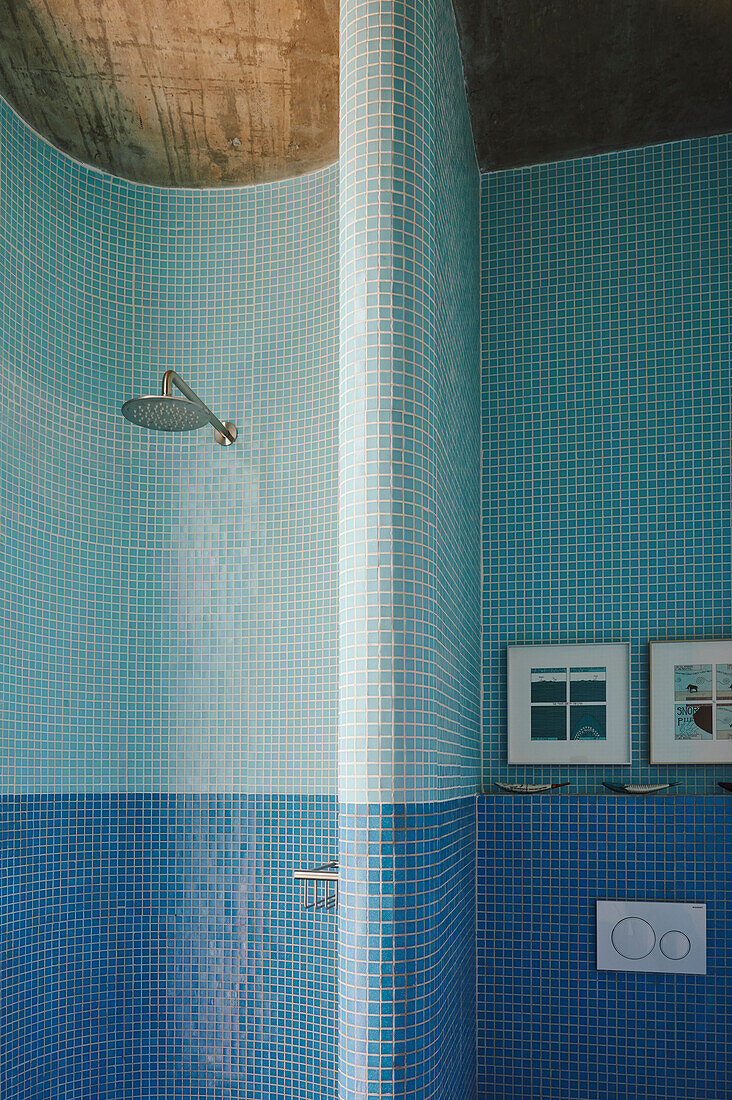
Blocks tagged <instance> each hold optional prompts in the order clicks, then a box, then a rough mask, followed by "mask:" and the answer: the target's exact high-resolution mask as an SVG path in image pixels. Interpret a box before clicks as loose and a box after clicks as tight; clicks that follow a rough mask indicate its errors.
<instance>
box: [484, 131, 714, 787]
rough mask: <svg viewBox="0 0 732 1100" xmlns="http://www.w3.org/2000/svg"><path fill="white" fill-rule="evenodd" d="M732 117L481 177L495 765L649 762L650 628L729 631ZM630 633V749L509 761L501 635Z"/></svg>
mask: <svg viewBox="0 0 732 1100" xmlns="http://www.w3.org/2000/svg"><path fill="white" fill-rule="evenodd" d="M731 154H732V136H730V135H722V136H719V137H707V138H698V139H694V140H689V141H679V142H673V143H670V144H667V145H658V146H651V147H649V148H646V149H632V150H627V151H624V152H619V153H607V154H603V155H601V156H594V157H585V158H582V159H579V160H571V161H562V162H559V163H557V164H545V165H538V166H536V167H533V168H521V169H515V170H513V171H508V172H496V173H491V174H489V175H485V176H483V177H482V253H483V276H482V296H483V305H482V323H483V450H484V468H483V554H484V621H483V634H484V639H485V650H484V712H483V727H484V744H483V755H484V762H485V768H484V771H485V781H486V783H487V784H490V782H491V780H493V779H503V780H509V781H510V780H513V781H515V782H532V781H538V780H543V779H548V778H552V779H559V778H561V779H569V780H570V781H571V783H572V790H574V791H590V792H592V791H596V790H598V789H602V788H601V787H600V781H601V780H602V779H604V778H615V779H619V780H625V781H628V780H630V779H632V780H635V781H636V782H637V781H640V782H644V783H648V782H653V781H658V780H676V781H678V784H679V791H680V792H682V793H689V794H690V793H704V792H712V791H714V790H715V789H716V780H717V779H718V778H721V777H722V775H723V774H724V772H722V771H721V770H720V769H714V768H709V767H706V768H705V767H663V768H662V767H653V768H651V767H650V766H649V764H648V760H649V685H648V642H649V641H650V640H652V639H674V638H676V639H683V638H715V637H729V636H730V634H731V633H732V586H731V585H730V575H731V574H732V540H731V532H732V522H731V519H732V517H731V514H730V493H729V485H730V479H731V477H732V437H731V436H730V432H729V424H728V421H729V400H728V395H729V393H730V391H731V390H732V367H731V365H730V364H731V363H732V355H731V354H730V352H731V350H732V328H731V326H730V306H731V304H732V303H731V301H730V288H731V284H730V277H729V272H730V245H731V244H732V241H731V239H730V232H731V227H732V219H731V218H730V194H732V155H731ZM594 641H597V642H600V641H606V642H609V641H629V642H630V645H631V685H630V689H631V736H632V760H633V763H632V767H630V768H581V767H579V768H575V767H573V768H556V767H555V768H549V767H510V766H509V765H508V764H507V757H506V688H505V684H506V646H507V644H509V643H518V644H529V643H540V642H594Z"/></svg>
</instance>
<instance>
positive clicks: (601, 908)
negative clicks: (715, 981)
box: [597, 901, 707, 974]
mask: <svg viewBox="0 0 732 1100" xmlns="http://www.w3.org/2000/svg"><path fill="white" fill-rule="evenodd" d="M597 969H598V970H636V971H651V972H652V973H656V974H706V972H707V907H706V905H699V904H696V903H693V902H692V903H689V904H687V903H685V902H678V901H598V903H597Z"/></svg>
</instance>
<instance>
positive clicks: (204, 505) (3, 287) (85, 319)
mask: <svg viewBox="0 0 732 1100" xmlns="http://www.w3.org/2000/svg"><path fill="white" fill-rule="evenodd" d="M0 184H1V197H0V340H1V341H2V344H1V347H0V351H1V355H2V371H1V372H0V373H1V375H2V377H1V379H0V387H1V390H0V402H1V404H2V425H1V433H2V434H1V436H0V459H1V465H2V494H3V500H2V532H1V537H2V561H3V565H2V569H3V575H2V586H1V587H2V608H1V621H0V644H1V645H2V668H3V680H2V694H3V699H2V701H3V708H2V710H3V717H2V722H3V728H2V734H1V738H0V740H1V745H2V754H3V755H2V761H1V762H0V765H1V766H0V783H1V784H2V791H3V792H4V803H3V812H4V815H5V837H6V840H7V843H6V844H5V845H4V852H3V858H4V860H5V872H6V876H5V886H6V889H7V890H8V894H7V895H6V897H7V899H8V906H7V911H6V920H7V927H6V932H7V946H6V952H7V956H6V963H7V966H6V969H5V973H6V980H7V984H6V988H5V991H4V992H5V1015H4V1018H3V1021H2V1028H3V1034H2V1043H3V1048H4V1065H3V1070H2V1073H3V1085H4V1095H7V1096H8V1097H12V1098H13V1100H16V1098H21V1097H26V1096H30V1095H33V1096H34V1097H37V1096H49V1097H51V1096H62V1095H63V1096H69V1095H71V1093H72V1092H74V1094H77V1093H78V1094H80V1095H81V1094H85V1095H89V1094H94V1095H99V1096H119V1095H131V1094H133V1093H134V1094H135V1095H137V1096H139V1095H141V1094H144V1093H145V1091H146V1090H148V1091H150V1092H152V1091H157V1093H158V1095H160V1093H161V1090H162V1092H163V1094H170V1095H173V1094H175V1095H176V1096H183V1095H187V1094H188V1093H193V1092H195V1093H196V1095H197V1096H200V1095H207V1096H208V1095H211V1096H216V1097H219V1096H221V1097H225V1096H230V1095H236V1096H243V1095H257V1096H269V1095H277V1096H278V1097H287V1096H293V1097H294V1096H297V1097H298V1098H299V1097H308V1096H312V1097H316V1096H317V1097H322V1096H328V1095H330V1093H331V1091H332V1088H333V1079H334V1073H335V1069H334V1057H335V1026H334V1020H335V1016H334V1012H335V1007H334V981H335V960H334V951H335V939H334V935H335V922H334V920H333V919H332V915H330V916H321V915H313V914H302V912H301V911H300V909H299V908H298V907H297V906H296V904H295V900H296V899H295V896H294V890H293V885H292V870H293V867H294V866H295V865H296V864H297V865H299V864H300V863H306V862H307V863H312V862H316V863H318V862H323V861H325V860H326V859H328V858H329V857H330V856H331V855H332V854H334V850H335V783H336V757H337V737H336V732H335V731H336V692H337V680H336V675H337V669H336V628H337V609H336V599H337V593H336V571H337V557H336V555H337V427H336V423H337V400H338V398H337V338H338V332H337V317H338V309H337V276H338V257H337V245H338V240H337V170H336V168H335V167H332V168H329V169H326V170H325V171H323V172H319V173H316V174H313V175H311V176H306V177H302V178H300V179H297V180H289V181H285V182H282V183H277V184H271V185H266V186H261V187H252V188H241V189H236V190H220V191H213V192H206V191H204V192H192V191H165V190H158V189H155V188H147V187H142V186H139V185H134V184H130V183H126V182H124V181H121V180H117V179H113V178H111V177H109V176H106V175H104V174H102V173H99V172H95V171H92V170H89V169H87V168H85V167H83V166H81V165H78V164H76V163H74V162H72V161H70V160H69V159H67V158H66V157H64V156H63V155H61V154H59V153H58V152H56V151H55V150H53V149H52V148H50V147H49V146H48V145H46V144H45V143H44V142H42V141H41V140H39V139H38V138H37V137H36V136H35V135H34V134H33V133H31V132H30V131H29V130H28V128H27V127H26V126H25V125H24V124H23V123H22V122H21V121H20V120H19V119H18V118H17V117H16V116H15V115H14V114H13V112H12V111H11V110H10V109H9V108H8V107H7V106H5V105H0ZM167 367H175V368H176V369H177V370H179V371H180V373H181V374H182V375H183V377H185V378H186V379H187V380H188V381H189V382H190V383H191V384H192V385H193V386H194V388H195V389H196V390H198V392H200V393H201V395H202V396H203V397H204V398H205V399H206V400H207V402H208V403H209V404H210V405H211V406H212V408H213V409H214V410H216V411H217V412H219V413H220V414H221V415H222V416H226V417H228V418H230V419H232V420H234V421H235V422H236V424H237V425H238V427H239V440H238V442H237V443H236V445H235V446H234V447H231V448H228V449H223V448H219V447H217V446H216V445H215V444H213V442H212V438H211V435H210V433H209V432H208V431H201V432H199V433H197V434H192V435H185V436H178V437H174V436H164V437H162V436H160V435H153V434H152V433H146V432H144V431H143V430H141V429H139V428H135V427H132V426H130V425H129V424H127V422H126V421H125V420H123V418H122V416H121V415H120V412H119V408H120V404H121V402H122V401H123V400H124V399H125V398H127V397H129V396H132V395H134V394H140V393H145V392H150V391H153V392H155V391H156V390H157V389H158V386H159V384H160V378H161V375H162V372H163V370H164V369H165V368H167ZM247 1089H249V1090H251V1091H249V1092H247Z"/></svg>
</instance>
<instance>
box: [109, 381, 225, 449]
mask: <svg viewBox="0 0 732 1100" xmlns="http://www.w3.org/2000/svg"><path fill="white" fill-rule="evenodd" d="M173 386H175V387H176V389H179V390H180V392H181V393H182V394H183V395H184V396H183V397H173V395H172V393H171V392H170V391H171V388H172V387H173ZM122 415H123V416H124V417H125V418H126V419H127V420H129V421H130V423H132V424H138V425H139V426H140V427H141V428H152V429H153V430H155V431H159V432H192V431H195V430H196V429H197V428H202V427H203V426H204V424H211V425H213V429H214V439H215V440H216V442H217V443H220V444H221V446H222V447H228V446H229V444H231V443H233V442H234V440H235V439H236V436H237V431H236V427H235V426H234V425H233V424H231V423H230V422H229V421H228V420H224V421H221V420H219V419H218V417H216V416H214V414H213V413H212V412H211V410H210V409H209V408H208V407H207V406H206V405H204V403H203V401H201V399H200V397H198V396H197V395H196V394H195V393H194V392H193V390H192V389H191V387H190V386H188V385H186V383H185V382H184V381H183V379H182V378H181V377H180V376H179V375H177V374H176V373H175V371H172V370H166V372H165V374H164V375H163V386H162V393H161V394H160V395H153V396H149V397H133V398H131V399H130V400H129V401H125V403H124V405H123V406H122Z"/></svg>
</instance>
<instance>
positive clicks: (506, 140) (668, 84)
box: [453, 0, 732, 170]
mask: <svg viewBox="0 0 732 1100" xmlns="http://www.w3.org/2000/svg"><path fill="white" fill-rule="evenodd" d="M453 3H454V7H455V14H456V16H457V22H458V29H459V32H460V40H461V47H462V53H463V64H464V68H465V80H466V84H467V89H468V101H469V104H470V113H471V118H472V123H473V136H474V138H475V145H476V150H477V153H478V162H479V164H480V166H481V168H482V169H483V170H489V169H494V168H509V167H514V166H518V165H525V164H537V163H542V162H544V161H552V160H561V159H564V158H567V157H572V156H577V155H582V154H586V153H596V152H601V151H603V150H612V149H623V148H630V147H632V146H636V145H648V144H651V143H653V142H660V141H672V140H676V139H680V138H687V137H698V136H701V135H703V134H713V133H723V132H725V131H729V130H732V0H453Z"/></svg>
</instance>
